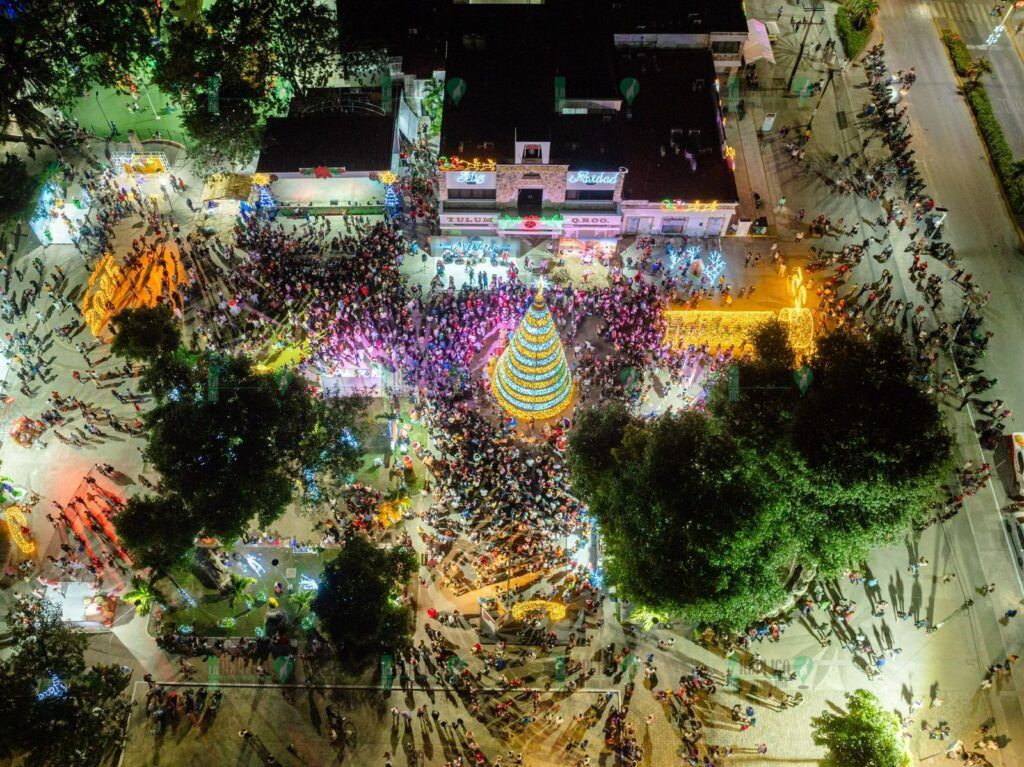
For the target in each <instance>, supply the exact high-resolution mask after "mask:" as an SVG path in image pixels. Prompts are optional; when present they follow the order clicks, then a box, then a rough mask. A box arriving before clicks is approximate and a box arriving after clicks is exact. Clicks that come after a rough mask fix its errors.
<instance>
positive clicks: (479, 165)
mask: <svg viewBox="0 0 1024 767" xmlns="http://www.w3.org/2000/svg"><path fill="white" fill-rule="evenodd" d="M437 167H438V170H478V171H482V172H484V173H488V172H490V171H493V170H495V169H497V167H498V164H497V163H496V162H495V161H494V160H492V159H490V158H487V159H484V160H481V159H479V158H476V157H474V158H473V159H472V160H463V159H460V158H459V157H457V156H455V155H452V156H451V157H444V156H443V155H442V156H441V157H438V158H437Z"/></svg>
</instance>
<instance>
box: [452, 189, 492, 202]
mask: <svg viewBox="0 0 1024 767" xmlns="http://www.w3.org/2000/svg"><path fill="white" fill-rule="evenodd" d="M496 193H497V190H496V189H449V190H448V199H449V200H493V199H495V196H496Z"/></svg>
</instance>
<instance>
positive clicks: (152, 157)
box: [119, 153, 167, 176]
mask: <svg viewBox="0 0 1024 767" xmlns="http://www.w3.org/2000/svg"><path fill="white" fill-rule="evenodd" d="M119 160H120V163H121V167H122V168H124V172H125V173H137V174H139V175H141V176H154V175H156V174H158V173H166V172H167V160H166V158H165V157H164V155H162V154H159V153H154V154H130V155H125V156H123V157H121V158H119Z"/></svg>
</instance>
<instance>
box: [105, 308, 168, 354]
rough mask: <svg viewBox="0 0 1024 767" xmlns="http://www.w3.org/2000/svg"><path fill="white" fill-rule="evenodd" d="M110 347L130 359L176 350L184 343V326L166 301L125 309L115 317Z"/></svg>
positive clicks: (114, 351)
mask: <svg viewBox="0 0 1024 767" xmlns="http://www.w3.org/2000/svg"><path fill="white" fill-rule="evenodd" d="M111 322H112V324H113V326H114V342H113V344H111V346H110V350H111V351H112V352H113V353H114V354H116V355H118V356H119V357H125V358H126V359H130V360H148V359H152V358H154V357H160V356H163V355H165V354H172V353H174V352H175V351H176V350H177V349H178V347H179V346H181V328H180V327H179V325H178V323H177V322H175V320H174V314H173V313H172V312H171V308H170V307H169V306H166V305H164V304H159V305H157V306H143V307H140V308H138V309H124V310H122V311H120V312H118V313H117V314H115V315H114V316H113V318H112V319H111Z"/></svg>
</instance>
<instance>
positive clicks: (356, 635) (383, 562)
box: [313, 536, 417, 670]
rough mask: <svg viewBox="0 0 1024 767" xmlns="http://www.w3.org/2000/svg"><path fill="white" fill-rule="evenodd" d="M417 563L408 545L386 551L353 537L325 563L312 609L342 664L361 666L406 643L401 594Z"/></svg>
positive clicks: (408, 625)
mask: <svg viewBox="0 0 1024 767" xmlns="http://www.w3.org/2000/svg"><path fill="white" fill-rule="evenodd" d="M416 566H417V558H416V553H415V552H414V551H413V550H412V549H409V548H406V547H404V546H398V547H395V548H393V549H391V550H387V549H383V548H380V547H378V546H375V545H374V544H372V543H370V541H368V540H367V539H366V538H364V537H362V536H352V537H350V538H348V539H346V541H345V545H344V547H342V549H341V552H340V553H339V555H338V556H337V558H335V559H334V560H332V561H330V562H328V563H327V565H326V566H325V567H324V572H323V575H322V577H321V579H320V588H319V589H318V590H317V593H316V598H315V599H314V600H313V612H315V613H316V614H317V616H318V617H319V618H320V621H321V623H322V625H323V626H324V627H325V629H326V630H327V632H328V634H329V635H330V636H331V639H332V640H333V641H334V644H335V647H336V649H337V652H338V657H339V659H340V660H341V662H342V664H343V665H344V666H345V667H346V668H348V669H350V670H361V669H363V668H365V667H366V666H367V665H369V664H372V663H374V662H375V661H376V659H377V658H378V657H379V656H380V655H381V654H382V653H390V652H397V651H400V650H402V649H404V648H405V647H408V645H409V641H410V637H411V635H412V629H413V618H412V610H411V608H410V607H409V606H408V605H407V604H404V603H403V602H402V601H401V599H400V597H401V593H402V590H403V589H404V588H405V584H406V583H407V582H408V581H409V579H410V578H411V577H412V576H413V574H414V573H415V572H416Z"/></svg>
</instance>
